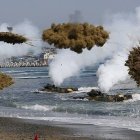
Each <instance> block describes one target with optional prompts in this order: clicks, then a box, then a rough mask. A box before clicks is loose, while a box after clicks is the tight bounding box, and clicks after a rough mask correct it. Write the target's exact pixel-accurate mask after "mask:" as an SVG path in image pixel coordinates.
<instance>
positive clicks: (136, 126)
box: [20, 117, 140, 131]
mask: <svg viewBox="0 0 140 140" xmlns="http://www.w3.org/2000/svg"><path fill="white" fill-rule="evenodd" d="M20 118H23V117H20ZM24 119H31V120H43V121H53V122H60V124H61V123H65V124H90V125H91V124H93V125H98V126H109V127H116V128H126V129H131V130H135V131H140V121H139V118H135V119H132V118H127V117H126V118H124V117H123V118H121V117H120V118H119V117H118V118H116V117H106V118H105V117H102V118H100V117H98V118H88V117H86V118H84V117H24Z"/></svg>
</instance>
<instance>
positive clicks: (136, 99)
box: [125, 93, 140, 102]
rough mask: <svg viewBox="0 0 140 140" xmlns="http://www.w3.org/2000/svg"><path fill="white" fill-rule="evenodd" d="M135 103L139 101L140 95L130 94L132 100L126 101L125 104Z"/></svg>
mask: <svg viewBox="0 0 140 140" xmlns="http://www.w3.org/2000/svg"><path fill="white" fill-rule="evenodd" d="M136 101H140V94H137V93H136V94H132V99H130V100H127V101H125V102H136Z"/></svg>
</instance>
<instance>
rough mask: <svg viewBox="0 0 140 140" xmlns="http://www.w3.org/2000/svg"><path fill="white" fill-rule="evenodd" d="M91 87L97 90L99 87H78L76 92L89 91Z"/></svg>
mask: <svg viewBox="0 0 140 140" xmlns="http://www.w3.org/2000/svg"><path fill="white" fill-rule="evenodd" d="M92 89H96V90H98V89H99V88H98V87H80V88H78V91H77V92H76V93H82V92H89V91H91V90H92Z"/></svg>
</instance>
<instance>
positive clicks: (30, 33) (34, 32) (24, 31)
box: [0, 21, 42, 61]
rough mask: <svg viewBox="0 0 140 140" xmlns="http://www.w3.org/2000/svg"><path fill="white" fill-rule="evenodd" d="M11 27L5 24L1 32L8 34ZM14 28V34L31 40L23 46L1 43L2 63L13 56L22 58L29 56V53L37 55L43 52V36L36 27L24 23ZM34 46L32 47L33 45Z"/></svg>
mask: <svg viewBox="0 0 140 140" xmlns="http://www.w3.org/2000/svg"><path fill="white" fill-rule="evenodd" d="M9 26H10V25H9V24H8V23H3V24H1V25H0V31H1V32H8V30H7V27H9ZM12 27H13V31H12V32H13V33H17V34H19V35H23V36H25V37H26V38H28V39H29V41H27V44H26V43H23V44H15V45H13V44H8V43H5V42H0V61H2V60H3V59H5V58H9V57H12V56H22V55H25V54H27V53H28V52H29V51H33V52H34V53H35V54H37V53H39V52H40V51H41V47H42V41H41V35H40V32H39V30H38V28H37V27H35V26H34V25H33V24H32V23H31V22H30V21H24V22H22V23H19V24H17V25H15V26H12ZM29 44H31V45H33V46H31V45H29Z"/></svg>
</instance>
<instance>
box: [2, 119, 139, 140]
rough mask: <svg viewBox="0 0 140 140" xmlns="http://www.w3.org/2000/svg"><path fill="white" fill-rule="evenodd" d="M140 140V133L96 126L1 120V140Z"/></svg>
mask: <svg viewBox="0 0 140 140" xmlns="http://www.w3.org/2000/svg"><path fill="white" fill-rule="evenodd" d="M36 133H37V134H38V135H39V140H139V139H140V132H137V131H133V130H127V129H119V128H112V127H101V126H95V125H79V124H77V125H76V124H75V125H73V124H62V123H61V124H60V123H59V122H49V121H34V120H22V119H15V118H0V140H34V135H35V134H36Z"/></svg>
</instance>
